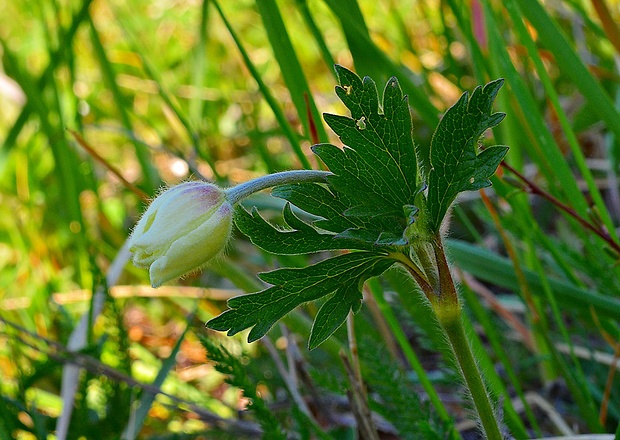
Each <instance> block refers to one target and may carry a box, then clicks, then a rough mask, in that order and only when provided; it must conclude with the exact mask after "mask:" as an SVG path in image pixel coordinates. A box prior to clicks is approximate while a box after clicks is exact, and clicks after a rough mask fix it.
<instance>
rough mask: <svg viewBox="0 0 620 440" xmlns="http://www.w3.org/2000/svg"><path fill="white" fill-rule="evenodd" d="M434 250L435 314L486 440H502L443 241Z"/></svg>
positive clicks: (438, 241)
mask: <svg viewBox="0 0 620 440" xmlns="http://www.w3.org/2000/svg"><path fill="white" fill-rule="evenodd" d="M434 249H435V257H436V260H437V271H438V276H439V287H440V292H441V294H440V295H441V296H440V298H439V300H438V301H437V302H436V303H434V308H435V313H436V314H437V318H438V320H439V322H440V324H441V326H442V327H443V328H444V330H445V332H446V334H447V336H448V340H449V341H450V345H451V346H452V351H453V353H454V357H455V359H456V361H457V363H458V366H459V370H460V372H461V375H462V376H463V379H465V383H466V384H467V388H468V389H469V392H470V394H471V398H472V400H473V402H474V406H475V407H476V411H477V412H478V417H479V419H480V424H481V425H482V430H483V431H484V434H485V438H487V439H489V440H502V434H501V432H500V429H499V424H498V421H497V418H496V416H495V411H494V410H493V405H492V403H491V399H490V396H489V393H488V392H487V389H486V386H485V384H484V381H483V380H482V375H481V373H480V369H479V368H478V364H477V363H476V360H475V358H474V355H473V353H472V349H471V344H470V342H469V339H468V338H467V335H466V333H465V329H464V328H463V321H462V318H461V308H460V305H459V299H458V295H457V293H456V287H455V286H454V280H453V279H452V275H451V274H450V268H449V266H448V261H447V259H446V254H445V252H444V249H443V244H442V240H441V237H437V240H436V241H435V243H434Z"/></svg>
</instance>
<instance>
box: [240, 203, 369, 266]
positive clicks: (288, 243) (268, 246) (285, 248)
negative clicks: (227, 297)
mask: <svg viewBox="0 0 620 440" xmlns="http://www.w3.org/2000/svg"><path fill="white" fill-rule="evenodd" d="M284 221H285V222H286V224H287V225H288V226H290V227H291V228H293V229H292V230H286V231H285V230H278V229H276V228H275V227H273V226H272V225H270V224H269V223H268V222H266V221H265V220H264V219H263V218H262V217H261V216H260V214H259V213H258V211H257V210H256V208H254V209H252V211H250V212H248V211H246V210H245V208H243V207H241V206H239V207H238V208H237V209H236V210H235V224H236V225H237V227H238V228H239V230H240V231H241V232H243V233H244V234H245V235H247V236H248V237H249V238H250V240H251V241H252V243H254V244H255V245H256V246H258V247H259V248H261V249H263V250H265V251H267V252H271V253H273V254H280V255H299V254H310V253H314V252H322V251H330V250H336V249H360V250H372V245H369V244H366V243H363V242H360V241H358V240H346V239H340V238H336V235H334V234H320V233H319V232H318V231H317V230H316V229H314V228H313V227H312V226H310V225H309V224H307V223H305V222H303V221H302V220H300V219H299V218H298V217H297V216H295V214H294V213H293V211H292V209H291V206H290V204H288V203H287V204H286V206H285V207H284Z"/></svg>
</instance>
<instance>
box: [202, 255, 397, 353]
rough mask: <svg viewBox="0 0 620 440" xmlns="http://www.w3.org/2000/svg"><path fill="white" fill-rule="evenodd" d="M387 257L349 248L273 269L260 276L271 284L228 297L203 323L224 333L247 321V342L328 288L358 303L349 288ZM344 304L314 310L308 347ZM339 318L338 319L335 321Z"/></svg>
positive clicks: (327, 330) (330, 328)
mask: <svg viewBox="0 0 620 440" xmlns="http://www.w3.org/2000/svg"><path fill="white" fill-rule="evenodd" d="M393 263H394V261H393V260H391V259H390V258H388V257H387V256H386V255H384V254H379V253H375V252H354V253H350V254H344V255H339V256H337V257H333V258H330V259H328V260H324V261H321V262H319V263H317V264H315V265H313V266H309V267H305V268H303V269H279V270H275V271H273V272H268V273H263V274H261V275H260V278H261V279H262V280H263V281H265V282H267V283H269V284H272V285H273V286H272V287H269V288H267V289H265V290H263V291H261V292H257V293H253V294H250V295H244V296H238V297H235V298H232V299H230V300H229V301H228V306H229V307H230V309H229V310H226V311H225V312H224V313H222V314H221V315H219V316H217V317H216V318H214V319H212V320H211V321H209V322H208V323H207V327H209V328H211V329H213V330H219V331H228V335H229V336H232V335H234V334H236V333H239V332H240V331H242V330H245V329H247V328H250V327H253V328H252V330H251V331H250V334H249V335H248V341H249V342H253V341H256V340H257V339H259V338H261V337H262V336H264V335H265V334H266V333H267V332H268V331H269V330H270V329H271V327H273V325H274V324H275V323H276V322H277V321H278V320H279V319H281V318H283V317H284V316H285V315H286V314H288V313H289V312H291V311H292V310H293V309H295V308H296V307H298V306H299V305H301V304H304V303H306V302H309V301H316V300H318V299H320V298H323V297H325V296H327V295H329V294H330V293H332V292H336V294H335V296H334V298H336V297H338V298H340V299H342V300H344V302H345V303H346V304H348V307H349V308H350V309H353V310H356V309H359V307H358V306H356V304H355V303H354V301H352V298H351V296H352V295H351V292H350V290H349V289H355V290H356V291H357V292H359V291H360V289H361V285H362V283H363V282H364V281H365V280H366V279H368V278H370V277H373V276H377V275H380V274H381V273H383V272H384V271H385V270H386V269H387V268H389V267H390V266H391V265H392V264H393ZM332 299H333V298H332ZM346 304H345V305H344V306H342V307H340V306H339V307H338V312H336V313H333V312H330V310H329V309H330V307H328V309H326V311H324V312H323V313H322V314H321V315H320V316H321V319H320V320H319V323H318V325H317V323H316V322H315V324H314V326H313V328H312V334H311V335H310V340H311V341H313V347H315V346H316V345H318V343H320V342H322V341H324V340H325V339H326V338H327V337H328V336H329V335H331V334H332V333H333V332H334V331H335V330H336V329H337V328H338V327H339V326H340V324H341V323H342V322H343V321H344V318H346V314H345V315H344V317H342V309H343V308H344V307H347V305H346ZM340 318H342V319H340ZM339 319H340V322H337V321H338V320H339ZM315 333H316V334H317V335H318V336H315ZM317 341H319V342H317Z"/></svg>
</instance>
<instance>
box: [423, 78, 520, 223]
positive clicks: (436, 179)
mask: <svg viewBox="0 0 620 440" xmlns="http://www.w3.org/2000/svg"><path fill="white" fill-rule="evenodd" d="M503 84H504V80H503V79H498V80H495V81H492V82H490V83H489V84H487V85H486V86H484V88H482V87H480V86H479V87H476V89H475V90H474V92H473V93H472V95H471V99H469V95H468V93H467V92H465V93H464V94H463V95H462V96H461V98H460V99H459V100H458V102H457V103H456V104H454V105H453V106H452V107H450V108H449V109H448V111H447V112H446V114H445V115H444V117H443V119H442V120H441V122H440V123H439V125H438V126H437V129H436V130H435V133H434V135H433V139H432V140H431V153H430V159H431V170H430V174H429V188H428V211H429V213H430V219H429V225H430V227H431V228H432V230H433V231H435V232H436V231H438V230H439V227H440V226H441V222H442V220H443V218H444V216H445V215H446V212H447V211H448V208H449V207H450V205H451V204H452V202H453V201H454V199H455V198H456V196H457V194H458V193H460V192H462V191H470V190H477V189H480V188H485V187H487V186H490V185H491V181H490V180H489V178H490V177H491V176H492V175H493V173H495V170H496V169H497V167H498V166H499V164H500V162H501V161H502V159H503V158H504V156H505V155H506V152H507V151H508V147H506V146H493V147H489V148H487V149H485V150H484V151H482V152H481V153H480V154H477V149H478V142H479V140H480V137H481V136H482V134H483V133H484V132H485V131H486V130H488V129H489V128H492V127H495V126H496V125H497V124H499V123H500V122H501V121H502V119H504V116H506V115H505V114H504V113H491V108H492V106H493V101H494V100H495V96H496V95H497V92H498V91H499V89H500V88H501V87H502V85H503Z"/></svg>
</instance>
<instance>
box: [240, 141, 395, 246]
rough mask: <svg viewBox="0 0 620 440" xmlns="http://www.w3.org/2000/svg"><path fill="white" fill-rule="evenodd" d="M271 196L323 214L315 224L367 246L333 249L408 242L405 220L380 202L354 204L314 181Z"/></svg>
mask: <svg viewBox="0 0 620 440" xmlns="http://www.w3.org/2000/svg"><path fill="white" fill-rule="evenodd" d="M334 148H336V147H334ZM332 190H333V189H332ZM272 195H274V196H276V197H280V198H283V199H285V200H287V201H289V202H290V203H292V204H293V205H295V206H297V207H298V208H300V209H302V210H304V211H306V212H308V213H310V214H313V215H315V216H318V217H322V218H321V219H319V220H316V221H315V222H314V224H315V225H316V226H317V227H319V228H321V229H325V230H326V231H331V232H337V233H338V234H337V235H336V238H337V239H341V238H342V239H351V240H356V241H358V242H359V241H362V242H365V243H366V245H364V244H363V243H357V244H351V245H350V247H346V246H345V245H343V246H342V247H337V248H334V249H373V248H374V246H376V245H403V244H406V242H405V240H404V239H403V229H404V222H403V219H397V218H395V217H385V215H384V213H383V212H382V211H381V204H378V205H376V206H370V205H364V206H359V205H358V206H354V202H353V201H352V200H350V199H349V197H348V196H347V195H345V194H342V193H339V192H336V191H333V192H332V191H330V190H329V189H327V188H325V187H324V186H322V185H318V184H314V183H299V184H290V185H282V186H279V187H277V188H275V189H274V190H273V192H272ZM378 203H380V202H378ZM399 220H400V221H399ZM291 226H292V225H291ZM246 235H247V234H246ZM347 242H348V243H350V241H347Z"/></svg>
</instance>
